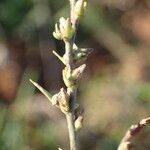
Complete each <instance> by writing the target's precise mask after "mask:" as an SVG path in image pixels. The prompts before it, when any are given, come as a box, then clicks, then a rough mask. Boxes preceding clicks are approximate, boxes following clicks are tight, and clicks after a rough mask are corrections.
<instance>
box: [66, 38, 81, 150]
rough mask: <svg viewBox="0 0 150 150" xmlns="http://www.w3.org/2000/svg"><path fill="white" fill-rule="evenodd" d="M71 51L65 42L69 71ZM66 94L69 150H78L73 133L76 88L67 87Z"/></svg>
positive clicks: (70, 46)
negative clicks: (68, 106) (68, 97)
mask: <svg viewBox="0 0 150 150" xmlns="http://www.w3.org/2000/svg"><path fill="white" fill-rule="evenodd" d="M72 49H73V46H72V44H71V41H70V42H65V50H66V53H65V55H66V60H65V61H66V66H67V67H69V68H70V69H71V72H72V69H73V68H72V67H73V59H72ZM67 91H68V94H69V95H70V112H69V113H67V114H66V119H67V125H68V132H69V140H70V150H79V148H78V141H77V136H76V133H75V127H74V110H75V104H76V88H71V87H68V89H67Z"/></svg>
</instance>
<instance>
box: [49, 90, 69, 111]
mask: <svg viewBox="0 0 150 150" xmlns="http://www.w3.org/2000/svg"><path fill="white" fill-rule="evenodd" d="M52 105H56V106H57V107H58V108H60V109H61V111H62V112H63V113H66V112H68V111H69V95H68V93H67V92H66V91H65V89H64V88H61V89H60V92H59V93H57V94H55V95H54V96H53V97H52Z"/></svg>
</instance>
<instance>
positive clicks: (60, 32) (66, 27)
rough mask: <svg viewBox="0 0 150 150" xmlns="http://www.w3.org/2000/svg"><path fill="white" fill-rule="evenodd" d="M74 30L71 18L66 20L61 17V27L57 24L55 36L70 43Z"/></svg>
mask: <svg viewBox="0 0 150 150" xmlns="http://www.w3.org/2000/svg"><path fill="white" fill-rule="evenodd" d="M73 32H74V29H73V27H72V24H71V20H70V18H67V19H65V18H64V17H61V18H60V19H59V27H58V24H57V23H56V24H55V31H54V32H53V36H54V37H55V38H56V39H58V40H64V41H68V40H70V38H71V37H72V34H73Z"/></svg>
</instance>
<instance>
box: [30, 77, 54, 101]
mask: <svg viewBox="0 0 150 150" xmlns="http://www.w3.org/2000/svg"><path fill="white" fill-rule="evenodd" d="M29 81H30V82H31V83H32V84H33V85H34V86H35V87H37V88H38V89H39V90H40V91H41V92H42V93H43V95H45V96H46V98H47V99H48V100H49V101H50V102H51V98H52V95H51V94H50V93H49V92H48V91H46V90H45V89H44V88H42V87H41V86H40V85H39V84H38V83H36V82H34V81H33V80H31V79H29Z"/></svg>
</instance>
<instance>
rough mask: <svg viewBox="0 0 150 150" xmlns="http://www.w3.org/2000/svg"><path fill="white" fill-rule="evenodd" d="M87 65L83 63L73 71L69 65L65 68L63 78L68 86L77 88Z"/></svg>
mask: <svg viewBox="0 0 150 150" xmlns="http://www.w3.org/2000/svg"><path fill="white" fill-rule="evenodd" d="M85 67H86V65H85V64H83V65H81V66H79V67H77V68H75V69H74V70H73V71H72V72H71V70H70V68H69V67H65V68H64V70H63V80H64V83H65V85H66V86H67V87H68V88H76V86H77V84H78V82H79V79H80V78H81V76H82V74H83V72H84V69H85Z"/></svg>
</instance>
